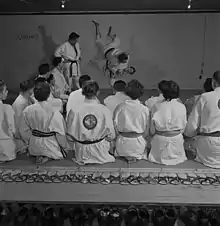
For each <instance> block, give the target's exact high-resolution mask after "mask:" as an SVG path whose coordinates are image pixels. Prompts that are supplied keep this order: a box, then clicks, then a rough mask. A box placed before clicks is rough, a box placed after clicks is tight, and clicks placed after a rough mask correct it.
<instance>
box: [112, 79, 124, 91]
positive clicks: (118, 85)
mask: <svg viewBox="0 0 220 226" xmlns="http://www.w3.org/2000/svg"><path fill="white" fill-rule="evenodd" d="M126 85H127V84H126V82H124V81H122V80H118V81H116V82H115V83H114V85H113V89H114V90H115V91H116V92H124V91H125V88H126Z"/></svg>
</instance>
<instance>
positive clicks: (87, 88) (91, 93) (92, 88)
mask: <svg viewBox="0 0 220 226" xmlns="http://www.w3.org/2000/svg"><path fill="white" fill-rule="evenodd" d="M98 92H99V85H98V83H97V82H96V81H93V80H90V81H87V82H85V83H84V85H83V87H82V94H83V95H84V96H85V97H86V98H87V99H91V98H93V97H96V96H97V94H98Z"/></svg>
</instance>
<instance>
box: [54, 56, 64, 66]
mask: <svg viewBox="0 0 220 226" xmlns="http://www.w3.org/2000/svg"><path fill="white" fill-rule="evenodd" d="M61 62H62V58H61V57H54V58H53V60H52V65H53V66H54V67H57V66H58V65H59V64H60V63H61Z"/></svg>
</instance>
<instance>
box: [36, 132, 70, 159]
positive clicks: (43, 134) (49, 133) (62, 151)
mask: <svg viewBox="0 0 220 226" xmlns="http://www.w3.org/2000/svg"><path fill="white" fill-rule="evenodd" d="M32 135H33V136H34V137H40V138H44V137H53V136H54V137H55V138H56V132H42V131H39V130H37V129H33V130H32ZM56 140H57V138H56ZM57 143H58V145H59V147H60V151H61V153H62V155H63V158H66V157H67V154H66V152H65V150H64V148H63V147H62V146H61V145H60V144H59V142H58V140H57Z"/></svg>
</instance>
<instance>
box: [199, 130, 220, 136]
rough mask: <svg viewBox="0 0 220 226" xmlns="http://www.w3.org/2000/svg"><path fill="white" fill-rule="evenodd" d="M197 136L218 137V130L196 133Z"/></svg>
mask: <svg viewBox="0 0 220 226" xmlns="http://www.w3.org/2000/svg"><path fill="white" fill-rule="evenodd" d="M198 135H199V136H206V137H220V131H216V132H212V133H201V132H200V133H198Z"/></svg>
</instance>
